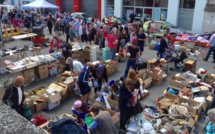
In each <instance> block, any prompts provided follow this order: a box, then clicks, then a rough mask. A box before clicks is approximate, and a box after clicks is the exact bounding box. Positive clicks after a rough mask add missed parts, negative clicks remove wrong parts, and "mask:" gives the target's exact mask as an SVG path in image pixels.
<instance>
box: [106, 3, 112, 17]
mask: <svg viewBox="0 0 215 134" xmlns="http://www.w3.org/2000/svg"><path fill="white" fill-rule="evenodd" d="M106 16H107V17H111V16H114V6H107V7H106Z"/></svg>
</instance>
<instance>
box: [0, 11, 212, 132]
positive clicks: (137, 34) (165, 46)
mask: <svg viewBox="0 0 215 134" xmlns="http://www.w3.org/2000/svg"><path fill="white" fill-rule="evenodd" d="M2 14H3V15H2V21H3V23H5V24H8V20H10V22H13V26H14V27H22V26H23V27H27V28H31V27H33V26H36V25H37V24H42V21H41V20H42V19H41V18H44V21H45V20H46V21H45V22H44V24H46V25H47V27H48V31H49V33H50V34H52V33H53V32H54V34H55V36H54V37H53V39H52V41H51V43H50V50H49V53H53V52H55V51H56V50H60V51H61V52H62V53H63V56H64V57H65V60H66V64H67V65H68V67H67V70H70V71H72V72H73V71H75V72H77V73H79V77H78V86H79V88H80V91H81V95H82V96H81V99H80V100H78V101H76V102H75V103H74V105H73V108H74V109H73V110H75V111H77V112H78V113H77V115H78V122H77V123H78V124H79V125H81V126H83V128H84V129H85V130H86V133H87V126H86V122H85V116H86V113H87V112H88V109H87V103H88V100H89V96H90V94H91V92H92V91H91V88H90V86H89V85H88V83H89V81H97V83H98V85H99V86H97V87H95V89H94V91H95V92H97V91H101V87H102V80H105V82H106V83H107V85H109V83H108V82H109V81H108V77H107V72H106V67H105V66H104V65H102V64H97V65H89V66H83V64H82V63H81V62H79V61H76V60H74V59H72V58H71V57H70V50H71V49H72V48H71V45H67V44H68V43H69V41H71V42H74V41H78V42H89V43H90V44H96V45H99V46H100V48H104V47H106V46H108V48H109V49H110V51H111V59H112V60H114V58H115V54H116V53H118V52H119V51H120V50H122V51H123V50H125V56H126V57H127V63H126V69H125V73H124V77H123V79H124V81H123V83H122V85H121V87H120V89H119V91H120V94H119V100H118V103H119V110H120V129H121V130H124V131H125V130H126V129H125V124H126V122H127V121H128V120H129V118H130V117H131V116H133V115H135V114H138V113H140V112H142V111H143V109H142V107H141V105H140V103H139V100H138V95H139V93H140V91H139V89H140V81H139V78H138V77H137V74H136V67H137V64H138V61H139V59H140V58H141V56H142V54H143V52H144V42H145V39H146V34H145V31H144V30H143V24H142V23H139V24H136V23H132V22H133V21H134V16H133V13H132V14H131V15H130V19H129V21H130V22H131V23H129V24H128V26H125V25H122V24H119V23H118V22H117V20H114V19H113V18H110V19H109V21H108V22H106V18H105V17H104V18H103V19H102V21H100V20H99V19H98V18H95V17H91V18H90V20H88V21H87V20H86V18H75V19H71V17H70V15H69V13H66V12H64V13H60V12H59V11H56V13H55V15H54V16H52V15H51V14H49V15H47V16H46V17H41V16H43V15H39V16H38V15H35V14H34V13H33V12H29V13H23V12H21V11H16V10H13V11H12V10H11V11H10V12H9V13H8V15H6V14H5V13H2ZM37 17H38V20H37V19H36V18H37ZM6 18H7V19H6ZM149 29H150V30H149V31H154V30H155V23H154V21H153V20H152V21H151V25H150V27H149ZM62 34H65V35H66V44H63V43H62V41H61V36H62ZM172 44H174V37H172V38H171V40H170V39H169V38H168V33H167V34H164V36H163V38H162V39H161V41H160V47H159V49H158V52H159V55H160V59H161V58H164V52H168V51H170V49H169V48H170V45H172ZM211 51H213V50H211ZM207 59H208V57H207V58H206V59H205V60H207ZM130 67H132V69H130ZM23 84H24V78H23V77H22V76H19V77H17V79H16V80H15V82H14V83H13V84H12V85H10V86H9V87H7V88H6V92H5V95H4V97H3V102H5V103H7V104H8V105H10V106H11V108H13V109H15V110H16V111H17V112H18V113H20V114H21V115H23V111H24V109H23V104H24V103H26V101H25V96H24V90H23ZM11 92H13V93H12V94H11ZM214 93H215V92H214ZM134 96H135V97H134ZM212 102H213V103H211V106H210V108H212V107H214V102H215V95H214V97H213V101H212ZM91 111H92V112H93V115H94V116H95V117H94V121H93V123H92V125H91V126H90V132H91V133H96V132H99V133H118V132H117V129H116V127H115V125H114V123H113V121H112V119H111V116H110V114H108V112H105V111H102V110H101V109H100V107H98V106H93V107H92V108H91ZM209 119H210V120H209V125H208V124H207V125H208V126H207V127H206V131H208V129H212V130H215V127H214V126H215V125H213V124H215V123H214V122H215V112H214V109H211V110H210V111H209Z"/></svg>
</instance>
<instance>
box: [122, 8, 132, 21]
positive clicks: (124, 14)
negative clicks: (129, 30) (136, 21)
mask: <svg viewBox="0 0 215 134" xmlns="http://www.w3.org/2000/svg"><path fill="white" fill-rule="evenodd" d="M132 12H134V8H133V7H123V9H122V17H123V19H124V20H128V18H129V15H130V14H131V13H132Z"/></svg>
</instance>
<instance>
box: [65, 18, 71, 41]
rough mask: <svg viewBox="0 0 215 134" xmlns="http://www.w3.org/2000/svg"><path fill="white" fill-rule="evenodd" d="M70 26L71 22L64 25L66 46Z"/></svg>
mask: <svg viewBox="0 0 215 134" xmlns="http://www.w3.org/2000/svg"><path fill="white" fill-rule="evenodd" d="M71 24H72V22H69V23H68V24H66V27H65V28H64V32H65V34H66V44H68V43H69V39H70V34H69V30H70V25H71Z"/></svg>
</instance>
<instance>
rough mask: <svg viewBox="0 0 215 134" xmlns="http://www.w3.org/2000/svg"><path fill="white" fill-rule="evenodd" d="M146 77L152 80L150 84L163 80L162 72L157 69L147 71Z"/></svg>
mask: <svg viewBox="0 0 215 134" xmlns="http://www.w3.org/2000/svg"><path fill="white" fill-rule="evenodd" d="M147 76H148V77H151V78H152V82H160V81H162V80H163V71H162V69H161V68H159V67H155V68H154V69H150V70H149V71H147Z"/></svg>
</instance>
